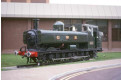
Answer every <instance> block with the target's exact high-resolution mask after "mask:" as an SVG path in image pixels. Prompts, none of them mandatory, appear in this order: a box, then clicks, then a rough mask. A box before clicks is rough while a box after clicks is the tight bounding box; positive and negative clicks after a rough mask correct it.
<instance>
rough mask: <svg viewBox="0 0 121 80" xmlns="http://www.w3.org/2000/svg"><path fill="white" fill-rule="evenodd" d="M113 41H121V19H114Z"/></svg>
mask: <svg viewBox="0 0 121 80" xmlns="http://www.w3.org/2000/svg"><path fill="white" fill-rule="evenodd" d="M112 41H121V20H113V21H112Z"/></svg>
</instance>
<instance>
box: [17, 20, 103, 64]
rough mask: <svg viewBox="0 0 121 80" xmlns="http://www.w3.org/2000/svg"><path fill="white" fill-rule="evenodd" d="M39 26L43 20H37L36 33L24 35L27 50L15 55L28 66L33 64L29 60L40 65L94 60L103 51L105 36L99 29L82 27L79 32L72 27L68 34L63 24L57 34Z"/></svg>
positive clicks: (56, 24) (22, 49) (23, 48)
mask: <svg viewBox="0 0 121 80" xmlns="http://www.w3.org/2000/svg"><path fill="white" fill-rule="evenodd" d="M38 25H39V19H34V29H31V30H27V31H25V32H24V33H23V42H24V44H26V46H24V47H22V48H20V51H15V54H16V55H21V56H23V57H27V63H28V62H31V61H30V60H29V59H31V60H33V61H34V62H35V63H37V64H38V65H40V64H41V63H42V62H46V61H53V60H62V59H74V58H77V59H78V58H84V57H88V58H94V57H96V53H97V52H98V51H102V36H103V32H101V31H99V30H98V26H95V25H89V24H82V26H81V27H79V29H76V28H75V27H74V26H72V27H70V28H69V29H70V31H64V23H63V22H61V21H57V22H56V23H55V24H54V25H53V30H41V29H38Z"/></svg>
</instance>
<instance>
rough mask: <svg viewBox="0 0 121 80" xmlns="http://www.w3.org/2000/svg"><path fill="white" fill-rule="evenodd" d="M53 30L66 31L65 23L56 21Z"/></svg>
mask: <svg viewBox="0 0 121 80" xmlns="http://www.w3.org/2000/svg"><path fill="white" fill-rule="evenodd" d="M53 30H54V31H64V23H63V22H61V21H56V22H55V23H54V24H53Z"/></svg>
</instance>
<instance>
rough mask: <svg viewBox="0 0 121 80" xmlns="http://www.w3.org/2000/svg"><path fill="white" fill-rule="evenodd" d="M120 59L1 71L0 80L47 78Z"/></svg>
mask: <svg viewBox="0 0 121 80" xmlns="http://www.w3.org/2000/svg"><path fill="white" fill-rule="evenodd" d="M120 63H121V59H114V60H107V61H97V62H88V63H76V64H65V65H52V66H45V67H39V68H28V69H19V70H10V71H2V72H1V80H48V79H50V78H51V77H53V76H55V75H57V74H61V73H65V72H68V71H72V70H77V69H80V68H89V67H97V66H104V65H111V64H120Z"/></svg>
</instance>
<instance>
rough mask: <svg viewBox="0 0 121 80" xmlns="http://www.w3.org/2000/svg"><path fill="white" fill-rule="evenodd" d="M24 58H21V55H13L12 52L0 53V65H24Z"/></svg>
mask: <svg viewBox="0 0 121 80" xmlns="http://www.w3.org/2000/svg"><path fill="white" fill-rule="evenodd" d="M25 64H26V58H23V59H22V58H21V56H15V55H14V54H2V55H1V67H8V66H16V65H25Z"/></svg>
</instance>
